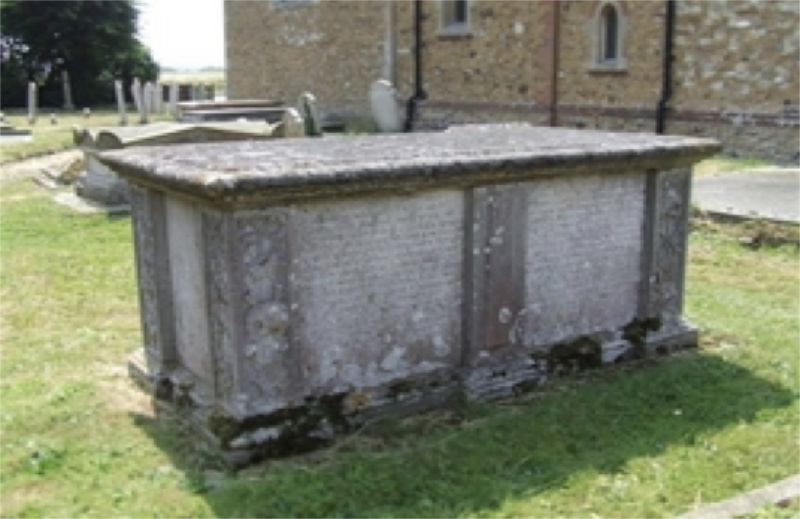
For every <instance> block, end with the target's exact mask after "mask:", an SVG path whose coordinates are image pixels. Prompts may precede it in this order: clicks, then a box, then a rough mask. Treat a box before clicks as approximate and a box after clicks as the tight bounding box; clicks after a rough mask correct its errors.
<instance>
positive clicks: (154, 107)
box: [150, 83, 161, 115]
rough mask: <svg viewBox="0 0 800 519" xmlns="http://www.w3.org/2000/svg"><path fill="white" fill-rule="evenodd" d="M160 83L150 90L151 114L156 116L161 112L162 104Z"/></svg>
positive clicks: (154, 84)
mask: <svg viewBox="0 0 800 519" xmlns="http://www.w3.org/2000/svg"><path fill="white" fill-rule="evenodd" d="M158 87H159V85H158V83H153V84H152V85H151V88H150V113H151V114H152V115H155V114H157V113H159V112H160V111H161V104H160V103H159V102H158Z"/></svg>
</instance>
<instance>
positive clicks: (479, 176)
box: [101, 125, 719, 205]
mask: <svg viewBox="0 0 800 519" xmlns="http://www.w3.org/2000/svg"><path fill="white" fill-rule="evenodd" d="M717 150H719V146H718V144H717V143H716V142H715V141H711V140H708V139H696V138H688V137H656V136H653V135H646V134H621V133H620V134H609V133H601V132H588V131H577V130H555V129H550V128H535V127H524V126H507V127H502V126H501V127H495V126H494V125H486V126H485V127H483V128H481V129H477V130H476V131H471V132H462V133H458V132H452V133H424V134H423V133H420V134H413V135H381V136H370V137H364V138H357V139H356V138H351V137H326V138H325V139H321V140H317V141H315V142H314V144H313V145H309V144H308V143H306V142H304V141H303V140H285V141H283V140H277V141H273V142H270V143H258V142H241V143H235V144H209V145H204V146H197V147H192V148H182V149H176V148H169V147H153V148H150V149H148V150H137V149H131V150H121V151H112V152H106V153H104V154H103V157H102V159H101V160H102V161H103V162H105V163H106V164H108V165H109V166H110V167H112V168H114V169H115V170H116V171H118V172H119V173H120V174H121V175H124V176H126V177H129V178H131V179H132V180H143V181H147V180H157V181H158V182H159V183H161V184H162V185H164V186H166V187H168V188H169V189H174V190H177V191H180V192H182V193H184V194H185V195H190V196H195V197H198V198H200V199H204V200H208V201H213V202H215V203H220V204H229V205H241V204H246V203H248V202H253V203H257V202H259V201H261V200H264V199H266V198H272V199H304V198H309V197H315V196H331V195H336V194H346V193H353V192H385V191H392V190H396V189H398V188H406V189H409V188H420V187H424V186H426V185H431V184H434V183H435V185H437V186H440V187H442V186H448V185H461V186H463V185H467V184H471V183H476V182H479V181H486V180H494V181H501V182H512V181H520V180H524V179H526V178H531V177H535V176H538V175H551V174H553V173H554V172H561V173H564V172H572V173H579V172H581V171H587V170H591V169H594V170H597V171H601V170H604V169H609V168H610V169H611V170H618V168H619V163H620V162H624V163H626V164H629V165H630V166H629V167H634V166H636V167H638V168H640V170H644V169H646V168H660V167H664V166H669V165H670V164H690V163H692V162H693V161H695V160H697V159H698V158H699V157H704V156H707V155H708V154H709V153H713V152H715V151H717Z"/></svg>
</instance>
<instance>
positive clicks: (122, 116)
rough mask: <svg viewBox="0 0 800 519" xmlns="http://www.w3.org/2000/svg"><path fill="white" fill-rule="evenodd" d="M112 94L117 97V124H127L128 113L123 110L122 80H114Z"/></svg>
mask: <svg viewBox="0 0 800 519" xmlns="http://www.w3.org/2000/svg"><path fill="white" fill-rule="evenodd" d="M114 95H115V96H116V98H117V111H118V112H119V125H120V126H125V125H126V124H128V114H127V113H126V112H125V93H124V92H123V91H122V81H119V80H117V81H114Z"/></svg>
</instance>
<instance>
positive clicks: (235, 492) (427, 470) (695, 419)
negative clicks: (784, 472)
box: [134, 352, 794, 517]
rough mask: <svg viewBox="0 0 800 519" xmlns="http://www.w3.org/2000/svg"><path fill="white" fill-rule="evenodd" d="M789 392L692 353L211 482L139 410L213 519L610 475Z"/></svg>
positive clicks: (429, 502)
mask: <svg viewBox="0 0 800 519" xmlns="http://www.w3.org/2000/svg"><path fill="white" fill-rule="evenodd" d="M793 402H794V395H793V393H792V392H791V391H789V390H788V389H786V388H784V387H781V386H779V385H776V384H773V383H771V382H769V381H766V380H764V379H760V378H758V377H756V376H754V375H753V374H751V373H750V372H748V371H747V370H745V369H743V368H741V367H739V366H736V365H734V364H731V363H728V362H726V361H724V360H722V359H720V358H718V357H716V356H714V355H710V354H705V353H695V352H692V353H687V354H682V355H677V356H675V357H672V358H670V359H668V360H666V361H663V362H654V363H647V364H643V365H639V366H636V367H634V368H617V369H613V370H600V371H596V372H592V373H591V374H587V375H586V376H583V377H581V378H579V379H574V380H569V381H558V382H556V383H554V384H553V385H551V386H550V389H548V390H546V391H544V392H541V393H536V394H532V395H526V396H523V397H520V398H518V399H515V400H510V401H504V402H495V403H492V404H465V405H463V406H460V407H459V408H458V409H454V410H450V411H448V412H438V413H434V414H432V415H429V416H428V417H422V418H416V419H412V420H404V421H395V422H393V423H386V424H383V426H381V425H380V424H378V425H377V426H376V427H374V428H372V430H367V431H362V432H361V433H360V434H358V435H357V436H356V437H355V438H350V439H345V440H343V441H342V442H340V443H339V444H337V445H336V446H334V447H332V448H331V449H328V450H327V451H322V452H318V453H316V454H313V455H310V456H304V457H300V458H295V459H293V460H279V461H272V462H268V463H267V464H266V465H265V466H264V467H262V468H263V470H262V471H261V473H260V474H258V475H257V476H253V475H252V473H253V472H254V471H252V470H251V471H249V472H250V475H249V476H245V475H244V474H240V475H239V477H238V478H236V477H232V478H231V479H230V480H228V482H227V484H225V485H223V486H222V487H220V488H217V489H215V490H210V491H205V490H204V489H203V485H202V483H201V482H200V481H199V479H198V472H197V464H196V461H195V460H196V458H193V457H192V454H191V453H190V452H189V449H188V448H187V445H188V442H187V441H186V436H182V435H181V431H180V429H179V427H178V426H177V425H176V423H175V422H174V421H170V420H166V421H164V420H162V421H157V420H153V419H152V418H149V417H145V416H141V415H139V416H135V417H134V418H135V422H136V423H137V425H138V426H139V427H141V428H143V429H144V430H145V431H147V432H148V433H149V434H150V435H151V436H152V437H153V439H154V441H156V442H157V444H158V445H159V446H160V447H161V448H162V449H164V450H165V451H166V452H168V453H169V454H170V455H171V456H172V458H173V460H174V462H175V464H176V465H177V466H178V467H179V468H181V469H182V470H184V471H185V472H186V473H187V474H189V475H190V477H193V478H195V479H194V481H197V482H198V484H197V485H196V488H197V491H198V492H205V493H204V495H203V497H204V498H205V499H206V500H207V502H208V504H209V505H210V506H211V507H212V509H213V510H214V513H215V514H216V515H217V516H219V517H256V516H257V517H270V516H281V517H289V516H294V517H340V516H366V517H379V516H394V517H431V516H436V517H442V516H444V517H456V516H464V515H476V514H481V513H482V512H484V513H485V512H491V511H492V510H496V509H497V508H499V507H500V506H501V505H502V504H503V503H504V502H505V501H506V500H509V499H512V500H513V499H516V498H530V497H532V496H535V495H536V494H538V493H540V492H542V491H544V490H546V489H549V488H553V487H558V486H560V485H562V484H563V483H564V482H565V480H566V479H567V478H568V477H569V476H571V475H573V474H576V473H578V472H582V471H586V470H589V471H596V472H598V473H608V474H612V473H615V472H618V471H620V470H622V469H623V468H624V466H625V465H626V463H628V462H629V461H631V460H633V459H635V458H639V457H644V456H653V455H658V454H660V453H661V452H663V451H664V450H665V449H666V448H668V447H671V446H681V445H685V446H691V445H695V443H697V444H698V447H697V448H698V449H701V448H702V447H701V446H700V445H699V444H700V443H701V442H702V437H703V435H705V434H710V433H713V432H715V431H718V430H720V429H722V428H725V427H726V426H730V425H732V424H739V423H741V422H748V421H753V420H754V419H756V416H757V414H758V413H759V412H760V411H762V410H764V409H769V408H780V407H785V406H789V405H793ZM436 417H439V419H437V418H436Z"/></svg>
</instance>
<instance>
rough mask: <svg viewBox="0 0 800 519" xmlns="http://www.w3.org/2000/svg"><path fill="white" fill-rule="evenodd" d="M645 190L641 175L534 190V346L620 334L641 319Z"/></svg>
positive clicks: (530, 332) (546, 182)
mask: <svg viewBox="0 0 800 519" xmlns="http://www.w3.org/2000/svg"><path fill="white" fill-rule="evenodd" d="M644 187H645V180H644V176H643V175H642V174H640V173H638V172H637V173H625V174H595V175H586V176H580V177H578V176H573V177H562V178H552V179H542V180H541V181H538V182H535V183H531V184H528V185H527V192H528V223H527V227H528V237H527V238H528V242H527V253H526V280H525V284H526V307H525V313H526V315H525V323H526V328H525V342H526V344H528V345H534V346H545V345H548V344H554V343H557V342H560V341H563V340H570V339H573V338H575V337H576V336H578V335H586V334H591V333H594V332H600V331H606V330H614V329H617V328H619V327H620V326H624V325H625V324H627V323H628V322H630V321H631V320H632V319H634V318H635V317H636V315H637V311H638V303H639V286H640V281H641V257H642V256H641V255H642V235H643V223H644V200H643V199H644Z"/></svg>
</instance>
